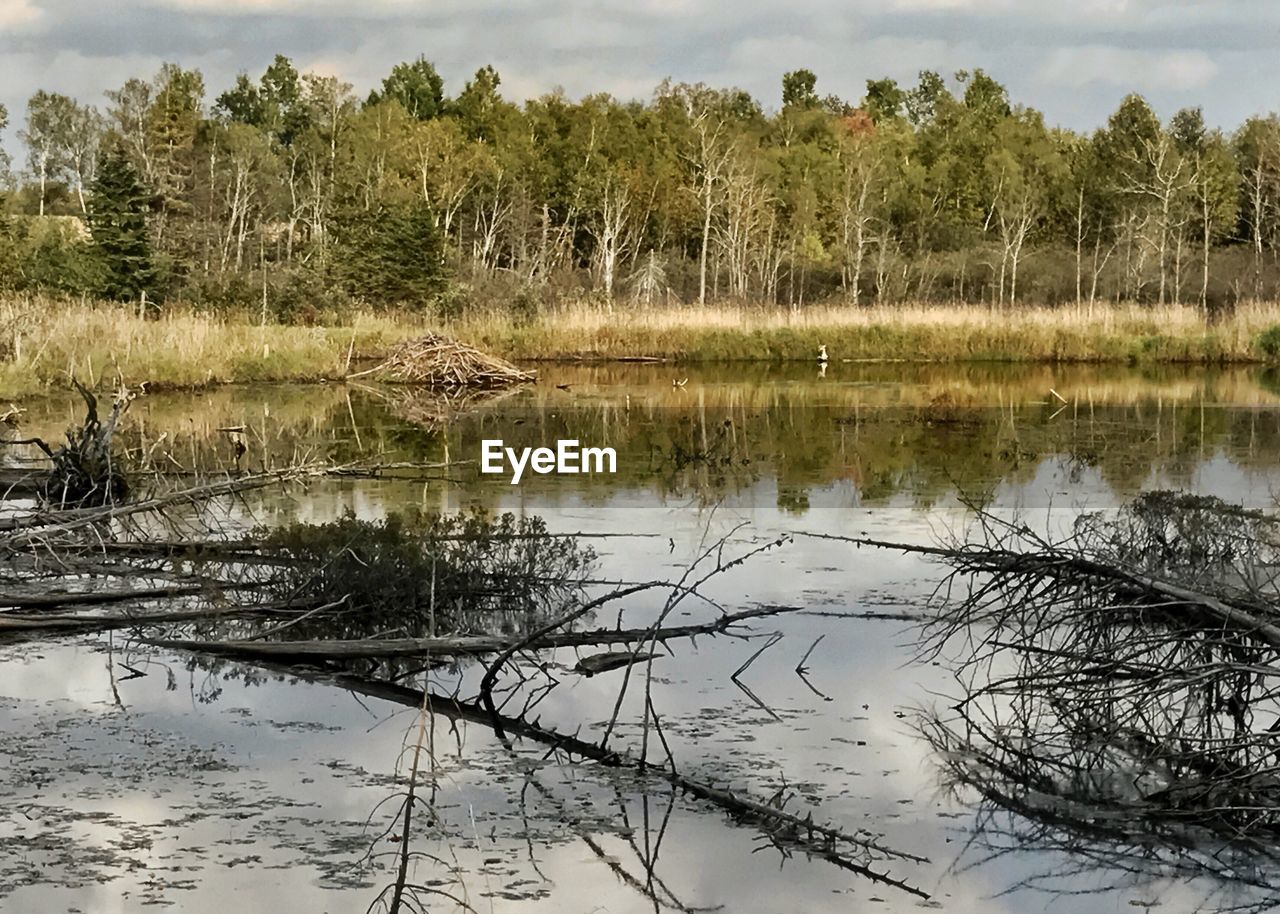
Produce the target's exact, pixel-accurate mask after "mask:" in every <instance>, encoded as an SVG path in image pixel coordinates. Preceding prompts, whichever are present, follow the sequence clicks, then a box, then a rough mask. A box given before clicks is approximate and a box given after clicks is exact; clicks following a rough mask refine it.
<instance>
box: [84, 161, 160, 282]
mask: <svg viewBox="0 0 1280 914" xmlns="http://www.w3.org/2000/svg"><path fill="white" fill-rule="evenodd" d="M148 201H149V197H148V195H147V194H146V192H145V191H144V190H143V189H142V185H141V184H140V183H139V181H138V174H137V172H136V171H135V170H134V168H133V166H132V165H131V164H130V162H129V158H128V156H127V155H126V154H125V153H124V152H123V151H122V150H120V149H115V150H112V152H110V153H109V154H108V155H107V156H106V157H105V158H104V159H103V161H102V163H101V164H100V165H99V168H98V174H97V176H96V177H95V178H94V181H93V186H92V192H91V194H90V208H89V232H90V236H91V237H92V239H93V246H94V249H95V251H96V254H97V259H98V261H99V264H100V267H101V273H102V289H101V291H102V294H104V295H106V296H107V297H109V298H115V299H119V300H121V301H128V300H131V299H134V298H137V297H138V296H140V295H142V294H144V293H147V292H153V293H154V290H155V282H156V269H155V266H154V262H153V258H152V254H151V242H150V240H149V238H148V234H147V210H148Z"/></svg>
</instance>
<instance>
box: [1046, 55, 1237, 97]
mask: <svg viewBox="0 0 1280 914" xmlns="http://www.w3.org/2000/svg"><path fill="white" fill-rule="evenodd" d="M1217 73H1218V67H1217V65H1216V64H1215V63H1214V62H1213V59H1212V58H1210V57H1209V55H1208V54H1206V53H1205V52H1204V51H1200V50H1177V51H1166V52H1162V53H1158V52H1150V51H1133V50H1130V49H1128V48H1117V47H1106V46H1101V45H1090V46H1085V47H1073V48H1059V49H1057V50H1055V51H1053V52H1052V53H1051V54H1050V55H1049V59H1048V60H1046V61H1045V62H1044V65H1043V66H1042V67H1041V68H1040V70H1039V71H1038V73H1037V74H1036V75H1037V77H1038V78H1039V79H1040V80H1041V81H1043V82H1045V83H1049V84H1052V85H1057V86H1064V87H1067V88H1073V89H1078V88H1083V87H1085V86H1088V85H1090V84H1092V83H1104V84H1107V85H1112V86H1121V87H1124V88H1128V89H1133V90H1147V89H1163V90H1168V89H1174V90H1183V91H1186V90H1190V89H1199V88H1202V87H1204V86H1206V85H1208V84H1209V83H1210V82H1211V81H1212V80H1213V78H1214V77H1215V76H1216V75H1217Z"/></svg>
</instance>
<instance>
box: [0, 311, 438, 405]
mask: <svg viewBox="0 0 1280 914" xmlns="http://www.w3.org/2000/svg"><path fill="white" fill-rule="evenodd" d="M420 330H421V328H420V327H419V326H415V325H413V324H412V323H410V322H407V321H403V320H394V319H391V318H387V317H379V316H374V315H372V314H365V313H360V314H355V315H352V318H351V320H350V322H349V325H348V326H342V327H300V326H282V325H278V324H266V325H257V324H254V323H252V322H249V321H245V320H236V319H231V318H219V317H214V316H210V315H205V314H199V313H196V312H192V311H186V310H177V311H172V312H167V313H165V314H163V315H162V316H160V317H158V318H153V319H144V318H142V317H140V316H139V315H138V314H137V312H136V311H135V310H133V309H131V308H128V307H124V306H120V305H116V304H109V303H68V302H64V301H57V300H53V299H43V298H32V299H11V300H7V301H5V300H0V395H2V396H8V397H16V396H21V395H23V394H29V393H36V392H39V391H41V390H45V389H48V388H50V387H53V386H65V385H66V384H67V383H68V378H69V377H71V376H75V377H76V378H77V379H79V380H80V381H81V382H82V383H89V384H97V383H100V382H102V381H107V382H108V383H113V382H115V381H117V380H123V381H124V382H125V383H127V384H130V385H136V384H140V383H142V382H148V383H150V384H153V385H155V386H157V387H162V386H174V387H198V386H201V385H207V384H216V383H223V382H245V381H308V380H319V379H321V378H336V377H341V376H342V375H343V374H344V373H345V371H346V368H347V360H348V357H350V358H356V357H358V356H360V355H362V354H371V353H377V352H380V351H382V350H384V349H385V348H386V347H387V346H388V345H389V344H390V343H392V342H395V341H397V340H400V339H403V338H404V337H406V336H408V335H411V334H413V333H414V332H420Z"/></svg>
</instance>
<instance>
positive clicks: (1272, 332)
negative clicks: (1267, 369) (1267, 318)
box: [1258, 324, 1280, 359]
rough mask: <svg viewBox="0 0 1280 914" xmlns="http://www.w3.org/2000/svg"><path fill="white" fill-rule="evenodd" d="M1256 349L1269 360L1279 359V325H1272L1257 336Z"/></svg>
mask: <svg viewBox="0 0 1280 914" xmlns="http://www.w3.org/2000/svg"><path fill="white" fill-rule="evenodd" d="M1258 348H1259V349H1260V350H1261V351H1262V354H1263V355H1265V356H1266V357H1267V358H1269V359H1275V358H1280V324H1272V325H1271V326H1270V327H1268V328H1267V329H1266V330H1263V331H1262V332H1261V333H1259V334H1258Z"/></svg>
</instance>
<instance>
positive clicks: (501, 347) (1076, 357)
mask: <svg viewBox="0 0 1280 914" xmlns="http://www.w3.org/2000/svg"><path fill="white" fill-rule="evenodd" d="M1276 325H1280V303H1256V304H1248V305H1243V306H1241V307H1240V308H1239V309H1238V310H1237V311H1236V313H1235V314H1234V315H1232V316H1231V317H1229V318H1227V319H1225V320H1222V321H1219V322H1216V323H1214V324H1206V322H1205V320H1204V317H1203V314H1202V312H1200V311H1199V310H1198V309H1196V308H1194V307H1187V306H1162V307H1152V306H1138V305H1095V306H1093V307H1092V308H1090V307H1089V306H1087V305H1086V306H1081V307H1075V306H1070V307H1061V308H1053V309H1049V308H1030V307H1020V308H1017V309H1004V310H997V309H992V308H990V307H985V306H976V305H962V304H957V305H905V306H898V307H873V308H856V309H855V308H850V307H847V306H846V307H832V306H817V307H810V308H807V309H804V310H802V311H798V312H791V311H788V310H784V309H774V310H761V309H755V308H746V307H720V306H717V307H708V308H697V307H693V306H684V307H678V308H664V309H658V310H646V311H635V310H628V309H626V308H618V309H616V310H614V311H613V312H610V311H609V310H608V309H604V308H598V307H595V308H593V307H587V306H583V305H579V306H576V307H575V308H573V309H571V310H564V311H552V312H549V313H546V314H544V315H542V316H541V317H540V319H539V320H538V321H537V322H535V323H531V324H527V325H524V326H519V325H515V324H513V323H512V322H511V321H509V320H503V319H501V318H497V317H490V318H476V319H471V320H469V321H463V322H461V323H460V324H459V325H458V327H459V331H460V332H462V333H463V335H465V336H467V337H468V338H469V339H470V340H471V342H473V343H475V344H477V345H481V346H487V347H490V348H493V349H495V350H498V351H500V352H502V353H504V354H505V355H506V356H508V357H509V358H579V357H584V356H586V357H590V356H594V357H603V358H616V357H620V356H653V357H657V358H668V359H688V360H699V361H707V360H721V359H723V360H738V359H748V360H765V361H791V360H810V361H811V360H814V359H815V358H816V356H817V352H818V347H819V346H822V345H825V346H826V347H827V349H828V351H829V352H830V354H831V358H832V360H833V361H839V360H842V359H851V360H866V359H888V360H895V359H900V360H908V361H944V362H954V361H1009V362H1020V361H1044V362H1202V363H1204V362H1240V361H1260V360H1264V359H1266V358H1267V357H1268V355H1267V353H1266V352H1264V351H1263V350H1262V349H1261V348H1260V347H1259V345H1258V338H1259V336H1260V335H1261V334H1262V333H1263V332H1264V331H1266V330H1268V329H1269V328H1271V327H1273V326H1276ZM1278 332H1280V331H1278Z"/></svg>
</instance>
